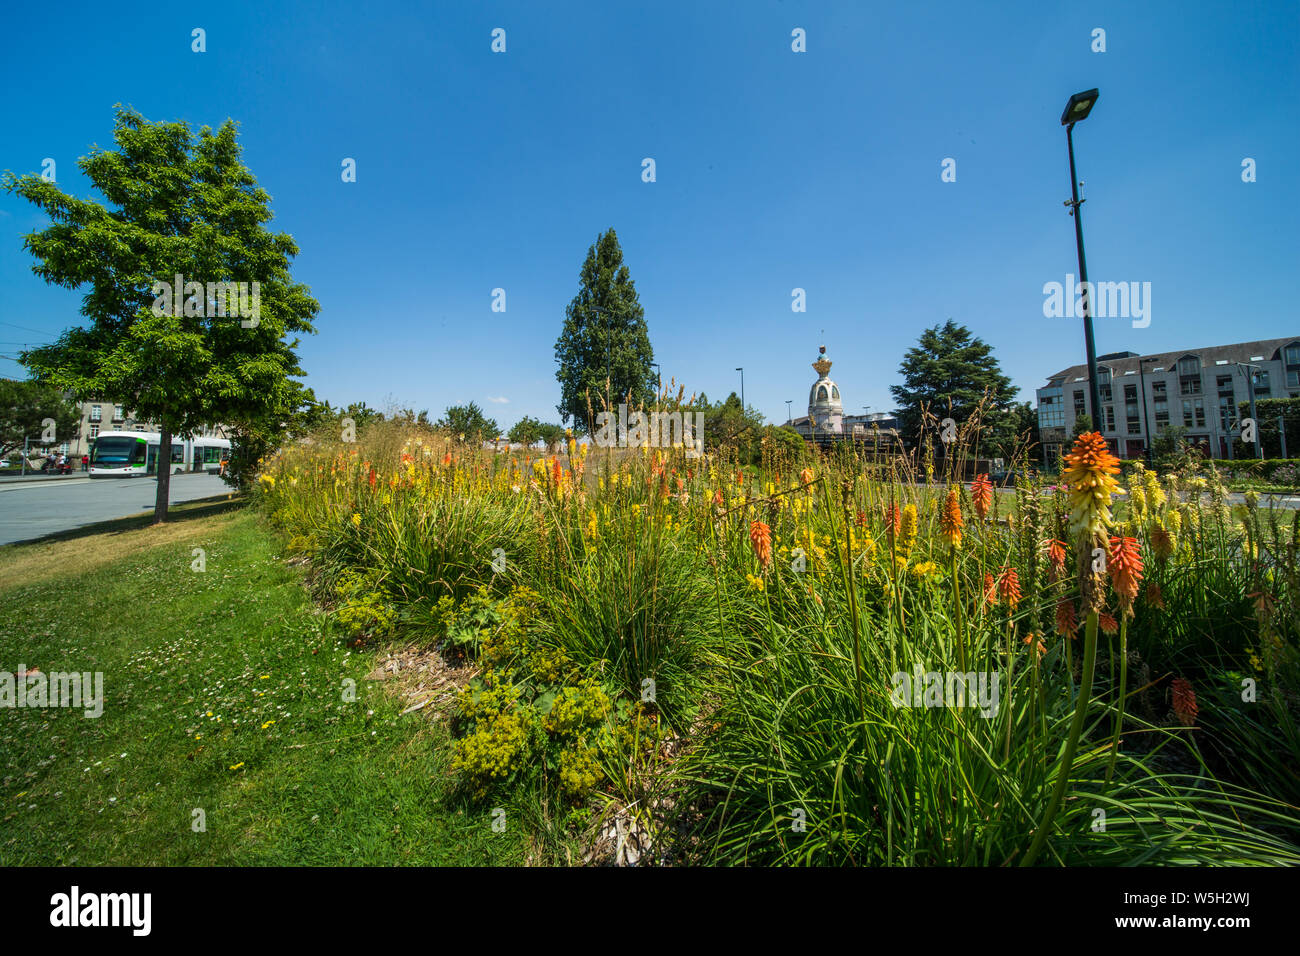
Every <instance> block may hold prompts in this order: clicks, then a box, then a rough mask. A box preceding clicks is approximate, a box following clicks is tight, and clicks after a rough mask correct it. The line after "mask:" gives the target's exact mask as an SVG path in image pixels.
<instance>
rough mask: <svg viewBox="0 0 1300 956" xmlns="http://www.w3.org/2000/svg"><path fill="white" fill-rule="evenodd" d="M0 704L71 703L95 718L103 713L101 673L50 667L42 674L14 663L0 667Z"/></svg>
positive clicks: (35, 705)
mask: <svg viewBox="0 0 1300 956" xmlns="http://www.w3.org/2000/svg"><path fill="white" fill-rule="evenodd" d="M0 707H10V708H18V707H22V708H27V707H42V708H43V707H74V708H80V709H82V710H84V711H85V716H87V717H90V718H92V719H93V718H95V717H98V716H100V715H101V714H102V713H104V673H103V672H102V671H95V672H94V673H93V674H92V673H91V672H90V671H85V672H82V673H77V672H76V671H72V672H70V673H65V672H63V671H54V672H53V673H50V674H48V675H47V674H43V673H41V672H40V671H28V670H26V669H25V668H24V667H23V665H21V664H20V665H18V671H17V673H13V672H10V671H0Z"/></svg>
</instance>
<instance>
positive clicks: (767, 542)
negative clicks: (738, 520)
mask: <svg viewBox="0 0 1300 956" xmlns="http://www.w3.org/2000/svg"><path fill="white" fill-rule="evenodd" d="M749 543H750V544H751V545H752V546H753V548H754V555H755V556H756V557H757V558H758V563H759V564H761V565H762V566H763V570H764V571H766V570H767V569H768V568H770V567H771V566H772V529H771V528H769V527H768V526H767V525H766V524H764V523H763V522H761V521H751V522H750V523H749Z"/></svg>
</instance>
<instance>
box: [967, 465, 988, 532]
mask: <svg viewBox="0 0 1300 956" xmlns="http://www.w3.org/2000/svg"><path fill="white" fill-rule="evenodd" d="M970 494H971V499H972V501H973V502H974V505H975V514H977V515H978V516H979V519H980V520H981V521H983V520H984V518H985V516H986V515H987V514H988V513H989V508H990V507H992V505H993V482H992V481H991V480H990V479H989V476H988V475H976V476H975V480H974V481H973V482H971V486H970Z"/></svg>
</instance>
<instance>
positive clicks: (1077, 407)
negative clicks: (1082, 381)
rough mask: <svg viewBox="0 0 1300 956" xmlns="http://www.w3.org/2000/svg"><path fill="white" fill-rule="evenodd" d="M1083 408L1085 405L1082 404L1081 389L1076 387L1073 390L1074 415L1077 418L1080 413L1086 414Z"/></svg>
mask: <svg viewBox="0 0 1300 956" xmlns="http://www.w3.org/2000/svg"><path fill="white" fill-rule="evenodd" d="M1085 408H1086V406H1085V405H1084V404H1083V390H1082V389H1078V388H1076V389H1075V390H1074V417H1075V418H1078V417H1079V416H1080V415H1085V414H1087V412H1086V411H1085Z"/></svg>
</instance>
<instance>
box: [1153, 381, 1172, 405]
mask: <svg viewBox="0 0 1300 956" xmlns="http://www.w3.org/2000/svg"><path fill="white" fill-rule="evenodd" d="M1168 394H1169V383H1168V382H1164V381H1160V382H1152V383H1151V395H1152V397H1154V398H1155V400H1156V401H1157V402H1163V401H1164V400H1165V397H1166V396H1167V395H1168Z"/></svg>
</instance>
